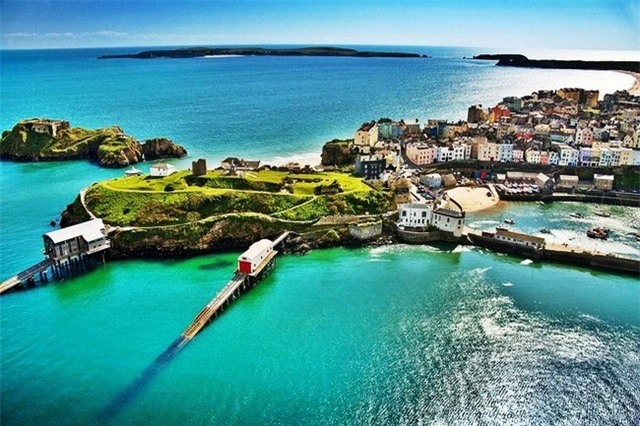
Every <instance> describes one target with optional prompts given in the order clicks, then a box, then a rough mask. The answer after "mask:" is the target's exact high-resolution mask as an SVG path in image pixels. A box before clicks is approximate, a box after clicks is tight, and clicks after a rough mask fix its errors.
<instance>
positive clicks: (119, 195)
mask: <svg viewBox="0 0 640 426" xmlns="http://www.w3.org/2000/svg"><path fill="white" fill-rule="evenodd" d="M86 203H87V206H88V208H89V209H90V210H91V211H92V212H93V213H94V214H96V215H97V216H99V217H101V218H103V219H104V220H105V221H106V222H107V223H112V224H115V225H120V226H166V225H178V224H184V223H195V222H199V221H202V220H205V219H206V220H212V219H213V218H215V217H219V216H220V215H225V214H231V213H233V214H241V215H242V214H249V213H261V214H265V215H270V216H272V217H273V218H277V219H285V220H296V221H308V220H315V219H319V218H321V217H323V216H328V215H336V214H367V213H369V214H376V213H382V212H384V211H386V209H387V207H388V206H389V196H388V195H387V194H386V193H383V192H378V191H374V190H372V189H371V188H370V187H369V186H367V185H365V184H364V183H363V182H362V180H361V179H359V178H356V177H353V176H350V175H347V174H344V173H338V172H312V173H300V172H295V173H294V172H289V171H278V170H269V169H264V170H261V171H249V172H246V173H244V174H243V175H242V176H229V175H224V174H223V171H222V170H215V171H211V172H209V173H207V174H206V175H204V176H193V175H191V174H190V173H189V172H188V171H182V172H178V173H174V174H173V175H171V176H167V177H164V178H152V177H149V176H132V177H123V178H118V179H112V180H107V181H103V182H101V183H99V184H97V185H94V186H93V187H92V188H90V189H89V190H88V191H87V194H86Z"/></svg>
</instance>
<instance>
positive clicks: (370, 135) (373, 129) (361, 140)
mask: <svg viewBox="0 0 640 426" xmlns="http://www.w3.org/2000/svg"><path fill="white" fill-rule="evenodd" d="M376 142H378V123H374V122H371V123H364V124H363V125H362V126H360V128H359V129H358V130H356V134H355V136H354V143H355V144H356V145H366V146H374V145H375V144H376Z"/></svg>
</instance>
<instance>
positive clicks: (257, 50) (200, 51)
mask: <svg viewBox="0 0 640 426" xmlns="http://www.w3.org/2000/svg"><path fill="white" fill-rule="evenodd" d="M213 56H339V57H354V58H426V57H427V55H421V54H419V53H407V52H378V51H360V50H355V49H347V48H342V47H324V46H317V47H301V48H291V49H276V48H264V47H188V48H182V49H169V50H145V51H142V52H139V53H129V54H120V55H102V56H99V57H98V59H155V58H200V57H213Z"/></svg>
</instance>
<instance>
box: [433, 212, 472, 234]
mask: <svg viewBox="0 0 640 426" xmlns="http://www.w3.org/2000/svg"><path fill="white" fill-rule="evenodd" d="M464 216H465V214H464V212H460V211H456V210H449V209H437V210H434V211H433V214H432V215H431V225H432V226H435V227H436V228H438V229H439V230H441V231H446V232H451V233H453V235H454V236H456V237H461V236H462V230H463V229H464Z"/></svg>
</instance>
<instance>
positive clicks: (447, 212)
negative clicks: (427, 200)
mask: <svg viewBox="0 0 640 426" xmlns="http://www.w3.org/2000/svg"><path fill="white" fill-rule="evenodd" d="M433 212H434V213H437V214H441V215H443V216H448V217H456V218H461V217H464V212H459V211H456V210H451V209H436V210H434V211H433Z"/></svg>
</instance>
